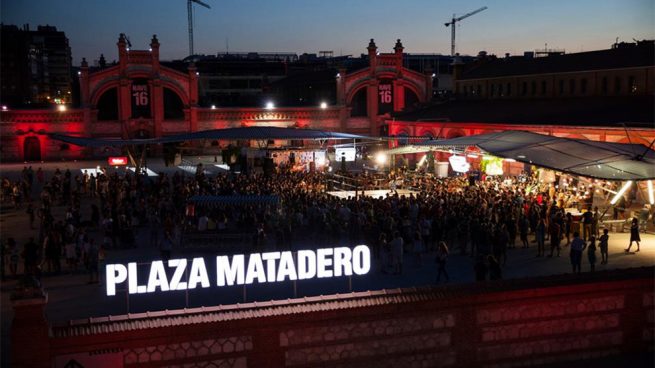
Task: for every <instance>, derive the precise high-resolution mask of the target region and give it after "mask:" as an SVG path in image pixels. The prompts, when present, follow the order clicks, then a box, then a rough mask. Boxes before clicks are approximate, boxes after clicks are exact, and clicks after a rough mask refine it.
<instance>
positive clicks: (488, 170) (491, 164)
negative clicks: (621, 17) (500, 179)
mask: <svg viewBox="0 0 655 368" xmlns="http://www.w3.org/2000/svg"><path fill="white" fill-rule="evenodd" d="M480 167H481V168H482V169H483V170H484V172H485V174H487V175H489V176H493V175H503V159H502V158H499V157H493V156H484V157H482V163H481V164H480Z"/></svg>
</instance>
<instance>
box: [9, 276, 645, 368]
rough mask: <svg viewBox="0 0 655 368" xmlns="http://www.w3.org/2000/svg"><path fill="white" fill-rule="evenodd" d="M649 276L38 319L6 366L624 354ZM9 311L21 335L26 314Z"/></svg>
mask: <svg viewBox="0 0 655 368" xmlns="http://www.w3.org/2000/svg"><path fill="white" fill-rule="evenodd" d="M653 275H654V269H653V268H641V269H632V270H617V271H608V272H598V273H596V274H586V275H582V276H575V275H562V276H553V277H545V278H533V279H523V280H511V281H504V282H498V283H488V284H475V285H463V286H452V287H439V288H412V289H402V290H383V291H376V292H361V293H353V294H344V295H331V296H323V297H311V298H303V299H294V300H284V301H272V302H265V303H250V304H241V305H230V306H222V307H210V308H202V309H193V310H186V311H167V312H151V313H147V314H146V313H144V314H132V315H122V316H112V317H103V318H95V319H90V320H80V321H72V322H70V323H68V324H66V325H60V326H50V327H49V326H48V325H47V324H45V323H42V324H41V325H40V328H41V329H42V331H47V332H49V333H48V334H44V333H41V334H39V333H38V330H39V327H35V323H31V324H30V325H29V326H27V327H29V328H30V330H29V331H30V334H31V336H32V337H31V338H30V344H27V345H22V344H21V345H18V346H17V345H16V344H15V343H14V344H13V345H12V346H13V348H12V361H13V365H12V366H14V367H28V366H29V367H37V366H40V367H51V366H53V364H54V366H55V367H64V366H65V365H66V364H67V363H69V362H70V361H71V360H75V361H76V362H78V363H79V364H81V365H82V366H84V367H121V366H123V367H133V366H147V367H282V366H288V367H320V366H325V367H400V366H401V367H433V366H437V367H513V366H530V365H534V366H538V365H545V364H550V363H564V362H567V361H569V362H573V361H578V360H581V359H598V358H601V357H604V356H629V355H634V354H639V353H648V352H649V351H650V352H652V350H653V308H654V306H653V298H654V294H653V290H654V278H653ZM15 309H16V320H15V321H14V325H13V326H12V328H13V329H14V331H13V332H14V333H20V332H19V331H20V329H21V325H22V324H24V323H28V322H26V321H25V320H24V319H21V315H22V309H21V307H20V306H15ZM34 311H35V309H34V307H33V305H32V307H31V308H27V309H26V313H34ZM41 313H42V312H41ZM37 320H38V319H37ZM21 321H23V322H21ZM42 321H43V320H42ZM37 325H38V323H37ZM14 336H15V335H14ZM18 338H19V337H18ZM12 342H15V340H14V337H12ZM35 348H38V349H40V351H41V352H44V351H45V352H48V353H47V354H40V355H35V354H33V353H32V352H33V351H34V349H35Z"/></svg>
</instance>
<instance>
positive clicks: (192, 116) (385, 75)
mask: <svg viewBox="0 0 655 368" xmlns="http://www.w3.org/2000/svg"><path fill="white" fill-rule="evenodd" d="M117 46H118V54H119V60H118V63H117V64H116V65H113V66H110V67H108V68H104V69H101V70H97V71H92V70H90V68H89V67H88V65H87V63H86V61H85V60H83V62H82V65H81V68H80V72H79V83H80V97H81V106H80V108H76V109H71V108H69V109H67V110H66V111H52V110H12V109H11V108H9V109H8V111H2V114H1V119H0V120H1V122H0V138H1V141H0V145H1V149H2V157H3V160H4V161H43V160H61V159H64V160H67V159H79V158H82V157H98V158H107V157H108V156H111V155H117V154H119V153H120V152H116V151H115V150H114V149H110V148H95V149H87V148H82V147H76V146H72V145H68V144H64V143H62V142H59V141H55V140H52V139H50V138H49V137H48V134H49V133H60V134H67V135H76V136H84V137H98V138H123V139H129V138H151V137H161V136H165V135H171V134H178V133H185V132H194V131H199V130H208V129H221V128H230V127H242V126H278V127H297V128H313V129H322V130H330V131H342V132H350V133H359V134H365V135H372V136H377V135H380V132H381V131H382V129H381V128H382V127H383V126H385V125H386V126H388V134H389V135H407V136H431V137H438V136H439V137H455V136H461V135H470V134H479V133H486V132H492V131H501V130H507V129H524V130H531V131H537V132H542V133H546V134H553V135H557V136H564V137H575V138H580V137H582V138H588V139H594V140H606V141H628V137H627V136H626V132H625V130H623V129H622V128H606V127H589V126H584V127H582V126H565V127H563V126H557V125H539V126H535V125H527V124H526V125H516V124H502V123H494V124H489V123H480V122H463V123H462V122H448V123H441V122H439V123H435V122H420V121H419V122H416V121H400V120H396V119H394V118H392V117H391V116H392V114H394V113H398V112H401V111H403V110H404V109H405V108H406V106H412V105H416V104H423V103H426V102H427V101H428V100H429V99H430V96H432V73H430V72H426V73H425V74H422V73H419V72H416V71H413V70H410V69H408V68H406V67H404V66H403V51H404V47H403V45H402V44H401V42H400V40H398V41H397V42H396V44H395V47H394V49H393V51H394V52H393V53H379V52H378V48H377V46H376V44H375V42H374V41H373V40H372V39H371V41H370V43H369V45H368V47H367V51H368V58H369V66H368V67H367V68H364V69H361V70H357V71H355V72H348V71H347V70H346V69H339V70H338V73H337V74H336V75H335V78H336V88H337V91H336V96H337V102H336V105H332V106H327V107H320V106H316V107H280V108H273V109H266V108H264V107H262V108H252V107H249V108H225V107H223V108H222V107H218V108H208V107H200V106H199V105H198V74H197V72H196V69H195V66H194V65H193V64H191V65H190V66H189V67H188V69H187V71H186V72H180V71H177V70H174V69H171V68H168V67H165V66H163V65H160V62H159V41H158V40H157V38H156V36H153V38H152V40H151V42H150V49H149V50H130V49H129V48H128V46H127V40H126V39H125V37H124V36H123V35H121V37H120V38H119V40H118V43H117ZM170 99H173V100H176V101H177V105H176V106H178V107H177V108H178V113H177V114H169V113H168V111H169V110H170V109H169V106H167V103H168V102H167V101H169V100H170ZM107 100H113V101H114V104H113V105H112V106H117V108H116V110H117V111H113V112H111V113H110V114H105V113H104V112H103V110H102V109H103V108H104V107H103V106H104V105H103V104H104V102H106V101H107ZM355 110H357V111H355ZM629 134H630V139H631V140H632V142H639V143H646V144H648V143H649V142H650V140H652V139H653V138H655V131H654V130H653V129H651V128H644V129H636V130H635V129H631V130H630V132H629ZM198 144H206V145H207V147H209V146H211V144H212V142H204V143H198ZM200 148H202V147H200Z"/></svg>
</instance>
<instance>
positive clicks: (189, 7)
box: [186, 0, 211, 56]
mask: <svg viewBox="0 0 655 368" xmlns="http://www.w3.org/2000/svg"><path fill="white" fill-rule="evenodd" d="M193 3H196V4H198V5H202V6H204V7H205V8H207V9H211V7H210V6H209V5H207V4H205V3H203V2H202V1H200V0H187V2H186V9H187V12H188V16H189V56H193Z"/></svg>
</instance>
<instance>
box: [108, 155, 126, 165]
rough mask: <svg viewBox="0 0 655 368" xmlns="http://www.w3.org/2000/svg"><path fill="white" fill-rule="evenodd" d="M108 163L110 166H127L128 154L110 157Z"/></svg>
mask: <svg viewBox="0 0 655 368" xmlns="http://www.w3.org/2000/svg"><path fill="white" fill-rule="evenodd" d="M107 163H108V164H109V166H125V165H127V156H119V157H109V158H108V159H107Z"/></svg>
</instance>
